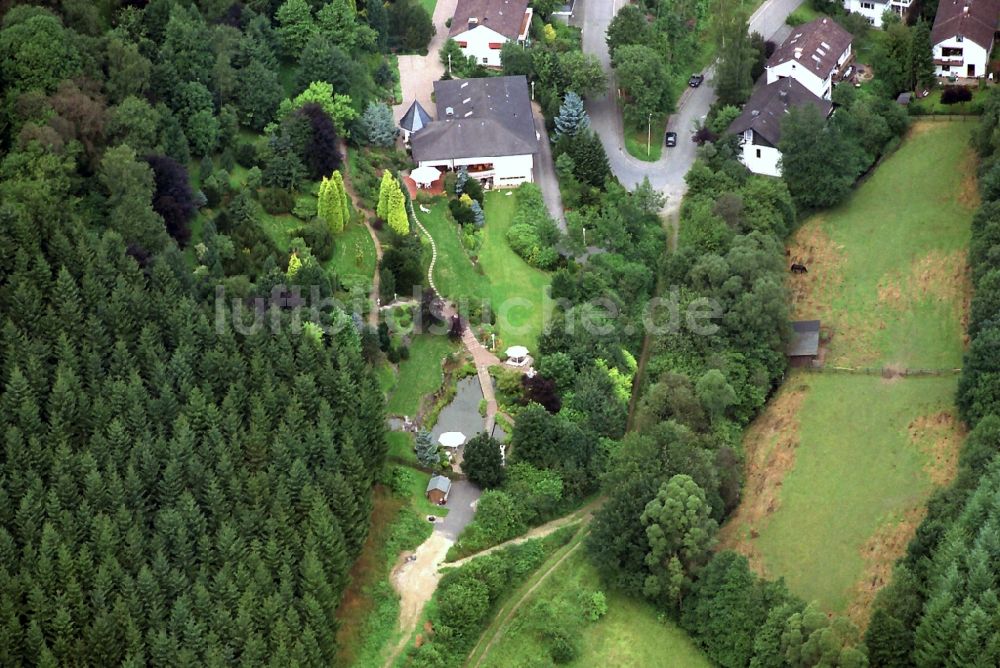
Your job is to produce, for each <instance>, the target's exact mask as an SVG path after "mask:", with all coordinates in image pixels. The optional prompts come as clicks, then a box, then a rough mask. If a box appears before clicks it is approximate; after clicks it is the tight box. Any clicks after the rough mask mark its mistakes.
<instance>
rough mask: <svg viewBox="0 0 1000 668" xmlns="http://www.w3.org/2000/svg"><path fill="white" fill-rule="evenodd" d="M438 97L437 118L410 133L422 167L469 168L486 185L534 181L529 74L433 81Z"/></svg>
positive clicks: (534, 145)
mask: <svg viewBox="0 0 1000 668" xmlns="http://www.w3.org/2000/svg"><path fill="white" fill-rule="evenodd" d="M434 101H435V106H436V107H437V118H436V119H435V120H433V121H431V122H429V123H427V124H426V125H424V127H423V128H421V129H420V130H417V131H414V132H413V133H412V134H411V135H410V146H411V147H412V150H413V159H414V160H415V161H416V163H417V165H418V166H420V167H437V168H444V169H447V170H455V169H458V168H460V167H465V168H466V170H467V171H468V173H469V176H470V177H473V178H477V179H479V181H480V182H481V183H482V184H483V185H484V186H485V187H487V188H509V187H514V186H518V185H520V184H522V183H526V182H531V181H533V180H534V160H535V155H536V154H537V153H538V151H539V147H538V142H539V140H540V137H539V135H538V133H537V132H536V131H535V119H534V117H533V116H532V113H531V100H530V97H529V95H528V80H527V79H526V78H525V77H523V76H516V77H486V78H482V79H449V80H444V81H435V82H434ZM546 141H547V139H546Z"/></svg>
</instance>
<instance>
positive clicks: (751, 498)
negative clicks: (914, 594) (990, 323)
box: [721, 122, 977, 624]
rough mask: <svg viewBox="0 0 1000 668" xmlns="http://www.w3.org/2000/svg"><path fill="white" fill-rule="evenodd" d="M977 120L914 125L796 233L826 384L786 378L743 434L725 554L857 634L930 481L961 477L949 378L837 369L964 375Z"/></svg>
mask: <svg viewBox="0 0 1000 668" xmlns="http://www.w3.org/2000/svg"><path fill="white" fill-rule="evenodd" d="M971 127H972V124H969V123H963V122H950V123H949V122H928V123H921V124H917V125H916V126H915V127H914V129H913V130H912V131H911V134H910V135H909V136H908V137H907V139H906V140H905V141H904V143H903V145H902V147H901V148H900V149H899V150H898V151H897V152H896V153H895V154H893V155H892V156H891V157H890V158H888V159H887V160H886V161H885V162H884V163H883V164H882V165H880V166H879V167H878V168H877V171H876V172H875V173H874V174H873V175H872V176H871V178H870V179H869V180H867V181H866V182H865V183H864V184H862V185H861V186H860V187H859V188H858V190H857V191H856V192H855V193H854V194H853V195H852V197H851V198H850V199H849V200H848V201H847V202H846V203H844V204H843V205H842V206H840V207H838V208H836V209H834V210H831V211H827V212H823V213H820V214H817V215H815V216H813V217H812V218H810V219H809V220H808V221H806V223H805V224H804V225H803V227H802V228H801V229H800V230H799V231H798V232H797V233H796V235H795V237H794V239H793V243H792V244H791V247H790V250H791V257H790V261H793V262H794V261H800V262H803V263H805V264H806V265H807V266H808V269H809V273H808V274H806V275H804V276H790V277H789V279H788V280H789V286H790V288H791V290H792V294H793V304H794V316H795V317H796V318H801V319H806V318H820V319H821V320H822V323H823V328H824V330H828V331H829V334H830V336H831V339H830V341H829V344H828V346H829V350H828V352H827V354H826V359H825V366H826V367H828V369H827V371H826V372H825V373H809V372H807V371H794V372H792V373H791V374H790V375H789V377H788V378H787V379H786V381H785V384H784V387H783V388H782V389H781V391H780V392H779V393H778V394H777V395H776V396H775V397H773V398H772V399H771V401H770V403H769V404H768V407H767V409H766V410H765V411H764V413H763V414H762V415H761V416H760V418H758V420H757V422H755V423H754V425H753V426H752V427H751V428H750V429H749V430H748V431H747V434H746V437H745V439H744V447H745V450H746V459H747V483H746V485H745V487H744V498H743V499H742V501H741V505H740V507H739V508H738V510H737V512H736V514H735V515H734V517H733V519H732V520H731V521H730V523H729V524H728V525H727V526H726V527H725V528H724V529H723V532H722V540H721V547H727V548H728V547H732V548H735V549H737V550H739V551H741V552H743V553H745V554H747V555H748V556H749V557H750V560H751V563H753V564H754V566H755V568H757V569H758V570H759V571H762V572H764V573H765V574H766V575H768V576H770V577H784V578H785V579H786V581H787V582H788V584H789V586H790V588H791V589H792V591H794V592H795V593H797V594H799V595H800V596H802V597H803V598H804V599H805V600H807V601H810V600H816V601H818V602H819V603H820V605H821V606H822V607H823V608H824V609H825V610H827V611H830V612H847V613H848V614H849V615H850V616H851V618H852V619H853V620H854V621H855V622H858V623H862V624H863V623H864V622H865V620H866V619H867V613H868V610H869V607H870V604H871V601H872V599H873V598H874V595H875V593H876V592H877V590H878V589H879V588H881V587H882V586H884V585H885V584H886V583H887V582H888V580H889V579H890V577H891V569H892V564H893V562H894V561H895V560H896V559H897V558H898V557H900V556H901V555H902V553H903V551H904V550H905V548H906V544H907V542H908V541H909V539H910V537H912V535H913V532H914V531H915V529H916V526H917V524H918V523H919V521H920V518H921V517H922V514H923V509H924V507H925V504H926V502H927V499H928V497H929V496H930V494H931V492H932V491H933V489H934V487H935V486H939V485H943V484H947V483H948V482H949V481H950V480H951V479H952V477H953V476H954V473H955V468H956V461H957V453H958V449H959V447H960V445H961V441H962V430H961V427H960V426H959V425H958V424H957V421H956V419H955V417H954V395H955V389H956V384H957V376H956V375H953V374H949V375H942V376H937V377H915V376H909V377H899V376H892V375H890V377H882V375H880V374H874V375H865V374H858V373H838V372H835V371H834V370H833V369H832V368H831V367H836V366H843V367H859V366H860V367H877V368H883V367H890V368H895V369H899V370H902V369H919V368H925V369H926V368H943V369H951V368H952V367H956V366H959V365H960V364H961V355H962V350H963V327H962V321H963V308H964V306H963V304H964V302H965V300H966V297H967V295H968V285H967V281H966V277H965V247H966V245H967V243H968V239H969V224H970V219H971V215H972V211H973V207H975V205H976V204H977V197H976V183H975V163H974V161H973V160H972V157H971V154H970V151H969V148H968V137H969V130H970V129H971Z"/></svg>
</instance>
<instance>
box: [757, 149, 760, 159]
mask: <svg viewBox="0 0 1000 668" xmlns="http://www.w3.org/2000/svg"><path fill="white" fill-rule="evenodd" d="M757 157H758V158H759V157H760V149H757Z"/></svg>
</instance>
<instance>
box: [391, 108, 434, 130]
mask: <svg viewBox="0 0 1000 668" xmlns="http://www.w3.org/2000/svg"><path fill="white" fill-rule="evenodd" d="M432 120H433V119H432V118H431V115H430V114H428V113H427V112H426V111H425V110H424V108H423V106H421V104H420V103H419V102H417V101H416V100H414V101H413V104H411V105H410V108H409V109H407V110H406V113H405V114H403V117H402V118H401V119H399V127H401V128H403V129H404V130H406V131H407V132H416V131H417V130H422V129H423V128H424V127H425V126H426V125H427V124H428V123H430V122H431V121H432Z"/></svg>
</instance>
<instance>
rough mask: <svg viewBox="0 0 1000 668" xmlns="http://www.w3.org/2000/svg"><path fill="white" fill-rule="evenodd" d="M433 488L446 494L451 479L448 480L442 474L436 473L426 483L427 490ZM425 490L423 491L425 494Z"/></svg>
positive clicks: (449, 487)
mask: <svg viewBox="0 0 1000 668" xmlns="http://www.w3.org/2000/svg"><path fill="white" fill-rule="evenodd" d="M433 489H436V490H438V491H439V492H444V493H445V494H447V493H448V490H450V489H451V480H448V478H445V477H444V476H443V475H436V476H434V477H433V478H431V479H430V481H429V482H428V483H427V492H430V491H431V490H433ZM427 492H424V493H425V494H426V493H427Z"/></svg>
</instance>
